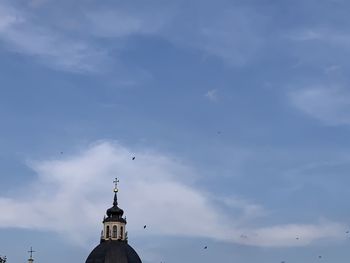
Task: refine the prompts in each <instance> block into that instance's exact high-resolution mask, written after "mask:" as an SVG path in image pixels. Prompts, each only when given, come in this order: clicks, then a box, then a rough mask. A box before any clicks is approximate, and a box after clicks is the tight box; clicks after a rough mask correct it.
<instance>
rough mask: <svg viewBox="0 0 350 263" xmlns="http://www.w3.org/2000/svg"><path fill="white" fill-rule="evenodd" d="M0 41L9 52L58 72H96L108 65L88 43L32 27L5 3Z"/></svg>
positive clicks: (1, 8)
mask: <svg viewBox="0 0 350 263" xmlns="http://www.w3.org/2000/svg"><path fill="white" fill-rule="evenodd" d="M0 41H1V42H3V43H4V45H5V47H6V48H7V49H8V50H10V51H13V52H17V53H21V54H25V55H29V56H32V57H34V58H36V59H38V60H39V61H41V62H43V63H45V64H47V65H49V66H51V67H54V68H57V69H60V70H66V71H73V72H96V71H98V70H99V68H100V67H101V65H103V64H105V63H106V62H107V61H108V59H107V56H106V53H105V52H104V51H101V50H98V49H96V48H94V47H92V46H91V45H90V44H89V43H88V42H86V41H83V40H79V39H76V38H72V37H67V36H65V35H64V34H61V33H59V31H57V30H53V29H52V28H50V27H48V26H44V25H43V24H38V23H35V22H33V21H32V19H31V17H30V15H29V14H27V13H26V12H23V11H21V10H18V9H14V8H12V7H11V6H10V5H6V4H4V3H1V4H0Z"/></svg>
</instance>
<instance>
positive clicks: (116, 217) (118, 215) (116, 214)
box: [103, 192, 126, 223]
mask: <svg viewBox="0 0 350 263" xmlns="http://www.w3.org/2000/svg"><path fill="white" fill-rule="evenodd" d="M106 214H107V218H105V219H104V220H103V222H110V221H112V222H123V223H126V220H125V219H124V218H123V217H122V216H123V214H124V210H123V209H121V208H119V206H118V199H117V192H115V193H114V201H113V206H112V207H111V208H109V209H107V212H106Z"/></svg>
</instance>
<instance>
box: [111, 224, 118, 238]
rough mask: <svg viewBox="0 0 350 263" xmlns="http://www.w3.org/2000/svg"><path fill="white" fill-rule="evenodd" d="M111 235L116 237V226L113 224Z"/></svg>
mask: <svg viewBox="0 0 350 263" xmlns="http://www.w3.org/2000/svg"><path fill="white" fill-rule="evenodd" d="M112 237H113V238H117V237H118V235H117V226H115V225H114V226H113V234H112Z"/></svg>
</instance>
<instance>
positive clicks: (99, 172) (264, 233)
mask: <svg viewBox="0 0 350 263" xmlns="http://www.w3.org/2000/svg"><path fill="white" fill-rule="evenodd" d="M133 155H136V160H134V161H133V160H131V157H132V156H133ZM30 167H31V168H32V169H33V170H34V171H35V172H36V174H37V177H36V178H34V182H33V184H32V185H31V186H28V187H26V192H27V194H26V196H25V198H21V197H20V195H18V196H16V197H7V198H4V197H2V198H0V209H1V211H2V216H1V217H0V227H2V228H4V227H5V228H7V227H22V228H32V229H43V230H49V231H54V232H57V233H59V234H62V235H63V236H64V237H66V238H67V237H68V238H69V239H70V240H73V241H75V242H77V243H85V242H87V241H89V240H95V239H96V238H97V236H98V233H99V227H100V226H99V224H98V222H100V220H101V217H102V216H103V214H104V212H105V210H106V208H107V207H108V204H109V202H110V203H111V202H112V200H111V199H112V192H111V191H110V190H111V187H109V183H108V182H109V181H110V180H111V179H112V178H113V177H115V176H117V177H119V178H120V181H121V185H120V195H119V200H120V205H121V207H123V208H124V209H125V210H126V215H127V217H128V229H129V230H130V233H131V234H130V235H131V236H132V235H145V233H144V231H142V226H143V225H144V224H147V225H149V226H150V227H151V228H152V233H153V234H154V235H163V236H167V235H170V236H187V237H205V238H211V239H216V240H221V241H225V242H234V243H241V244H247V245H254V246H297V245H307V244H309V243H311V242H313V241H315V240H317V239H320V238H329V237H331V238H338V237H340V236H341V235H342V234H343V233H344V232H343V231H344V227H343V226H342V225H340V224H337V223H332V222H321V223H316V224H310V225H298V224H291V225H278V226H268V227H263V228H260V227H248V226H247V225H245V221H246V220H242V219H251V218H256V217H258V216H262V215H263V214H265V212H264V209H263V208H262V207H261V206H260V205H258V204H254V203H251V202H247V201H245V200H241V199H239V198H226V199H223V200H221V202H222V204H223V205H224V206H226V208H227V209H234V211H235V216H234V218H231V217H230V216H229V214H230V213H227V211H226V212H225V210H223V209H220V206H219V207H218V206H216V204H217V200H213V199H212V198H211V196H210V195H208V194H207V193H204V192H202V191H199V190H198V189H196V188H195V187H194V186H193V183H192V184H191V185H190V184H188V183H187V181H189V180H190V181H192V182H195V180H196V178H197V175H196V174H195V172H194V171H193V169H192V168H191V167H189V166H188V165H185V164H184V163H182V162H180V161H178V160H177V159H175V158H172V157H169V156H168V157H167V156H164V155H162V154H159V153H155V152H151V151H137V152H136V153H135V152H133V151H131V150H130V149H128V148H126V147H123V146H121V145H119V144H115V143H111V142H101V143H98V144H95V145H93V146H91V147H90V148H88V149H87V150H85V151H83V152H81V153H79V154H77V155H76V156H68V157H65V158H64V159H61V160H48V161H45V160H44V161H36V162H30ZM19 214H20V215H23V214H25V216H26V220H24V221H23V222H21V224H20V225H19V224H18V222H17V220H16V219H17V218H18V216H19ZM67 215H69V216H67ZM77 218H84V220H77ZM198 222H201V223H198ZM148 234H149V233H148ZM242 235H243V236H244V238H242ZM295 235H300V236H302V237H303V241H300V242H296V240H295Z"/></svg>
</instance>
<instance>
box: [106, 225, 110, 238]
mask: <svg viewBox="0 0 350 263" xmlns="http://www.w3.org/2000/svg"><path fill="white" fill-rule="evenodd" d="M109 234H110V233H109V226H107V227H106V238H109Z"/></svg>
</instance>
